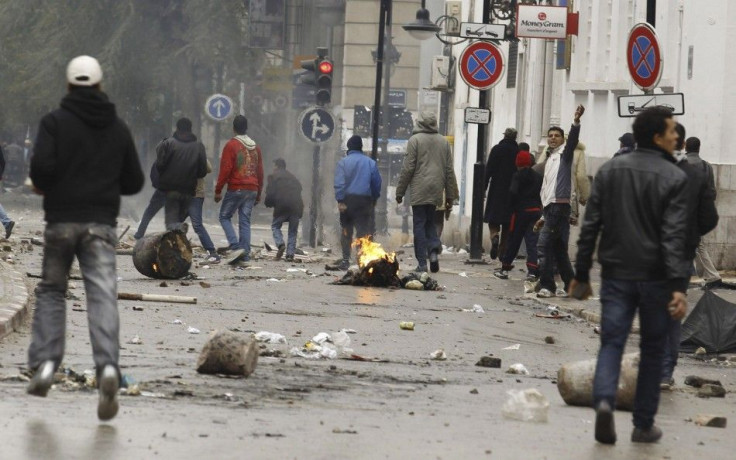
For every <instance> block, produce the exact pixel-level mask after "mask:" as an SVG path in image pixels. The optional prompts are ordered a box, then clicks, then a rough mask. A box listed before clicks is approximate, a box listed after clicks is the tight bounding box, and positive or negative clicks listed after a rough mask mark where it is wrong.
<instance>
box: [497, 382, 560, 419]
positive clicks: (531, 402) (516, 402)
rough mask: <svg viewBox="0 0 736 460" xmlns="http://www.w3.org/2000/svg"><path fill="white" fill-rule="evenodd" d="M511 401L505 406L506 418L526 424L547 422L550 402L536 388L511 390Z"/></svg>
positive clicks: (504, 414) (503, 409) (503, 412)
mask: <svg viewBox="0 0 736 460" xmlns="http://www.w3.org/2000/svg"><path fill="white" fill-rule="evenodd" d="M506 393H507V394H508V395H509V399H508V400H507V401H506V403H505V404H504V405H503V408H502V410H501V413H502V414H503V416H504V417H506V418H510V419H514V420H521V421H524V422H546V421H547V413H548V411H549V401H548V400H547V398H545V397H544V395H543V394H542V393H540V392H539V391H538V390H536V389H534V388H529V389H526V390H509V391H507V392H506Z"/></svg>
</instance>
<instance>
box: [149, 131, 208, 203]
mask: <svg viewBox="0 0 736 460" xmlns="http://www.w3.org/2000/svg"><path fill="white" fill-rule="evenodd" d="M156 168H157V169H158V174H159V178H158V189H159V190H161V191H164V192H170V191H176V192H181V193H186V194H189V195H194V191H195V189H196V188H197V179H199V178H200V177H204V176H206V175H207V154H206V153H205V150H204V145H202V143H201V142H199V141H197V136H195V135H194V134H192V133H184V132H179V131H177V132H175V133H174V135H173V136H171V137H168V138H166V139H164V140H162V141H161V142H160V143H159V144H158V145H157V146H156Z"/></svg>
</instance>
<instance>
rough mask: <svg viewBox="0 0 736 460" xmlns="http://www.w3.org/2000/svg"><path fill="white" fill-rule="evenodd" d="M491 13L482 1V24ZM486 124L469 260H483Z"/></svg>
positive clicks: (483, 96) (481, 130) (483, 97)
mask: <svg viewBox="0 0 736 460" xmlns="http://www.w3.org/2000/svg"><path fill="white" fill-rule="evenodd" d="M490 13H491V8H490V0H485V1H484V2H483V24H488V23H489V16H490ZM478 106H479V107H480V108H481V109H485V108H488V107H487V106H488V91H487V90H486V91H481V92H480V97H479V101H478ZM486 129H487V127H486V125H478V143H477V145H476V149H477V150H476V159H475V164H474V165H473V206H472V211H471V215H470V260H471V261H476V262H480V261H482V260H483V196H484V195H485V187H484V185H485V180H484V177H483V175H484V174H485V164H484V160H485V158H484V157H485V150H486V134H487V133H486Z"/></svg>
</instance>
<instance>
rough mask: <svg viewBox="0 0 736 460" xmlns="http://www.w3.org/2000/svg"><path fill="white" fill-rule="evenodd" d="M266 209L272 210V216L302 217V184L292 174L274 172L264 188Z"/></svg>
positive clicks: (282, 170) (280, 171)
mask: <svg viewBox="0 0 736 460" xmlns="http://www.w3.org/2000/svg"><path fill="white" fill-rule="evenodd" d="M264 204H265V205H266V207H267V208H273V216H274V217H281V216H292V215H296V216H297V217H302V214H303V213H304V203H303V202H302V184H301V183H300V182H299V179H297V178H296V177H295V176H294V175H293V174H292V173H290V172H289V171H287V170H285V169H281V170H278V171H276V172H275V173H273V174H271V175H270V176H268V185H267V186H266V199H265V202H264Z"/></svg>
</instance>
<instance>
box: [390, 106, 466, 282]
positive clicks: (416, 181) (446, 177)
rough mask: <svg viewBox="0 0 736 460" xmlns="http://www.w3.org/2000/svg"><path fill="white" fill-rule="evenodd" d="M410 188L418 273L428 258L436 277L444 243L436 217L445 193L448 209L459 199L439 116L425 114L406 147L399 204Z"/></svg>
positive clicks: (424, 267)
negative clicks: (438, 127)
mask: <svg viewBox="0 0 736 460" xmlns="http://www.w3.org/2000/svg"><path fill="white" fill-rule="evenodd" d="M409 186H411V209H412V214H413V220H414V256H415V257H416V258H417V264H418V265H417V268H416V271H419V272H425V271H427V255H429V263H430V269H431V270H432V272H433V273H435V272H437V271H439V269H440V264H439V253H440V252H441V251H442V243H441V242H440V239H439V238H438V237H437V228H436V227H435V224H434V214H435V210H436V208H437V206H439V205H441V204H442V203H441V201H442V192H443V191H444V192H445V206H446V207H447V208H449V207H452V205H453V203H454V202H455V201H456V200H457V199H458V198H459V192H458V188H457V179H456V178H455V170H454V169H453V165H452V154H451V153H450V143H449V142H447V139H445V137H444V136H442V135H441V134H439V133H438V132H437V116H436V115H435V114H434V113H432V112H426V111H425V112H422V113H421V114H420V115H419V120H417V122H416V126H415V128H414V135H413V136H412V137H411V138H410V139H409V143H408V144H407V147H406V156H405V157H404V165H403V167H402V168H401V174H400V175H399V185H398V186H397V187H396V202H397V203H401V202H402V201H403V200H404V195H405V194H406V189H407V188H408V187H409Z"/></svg>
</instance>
